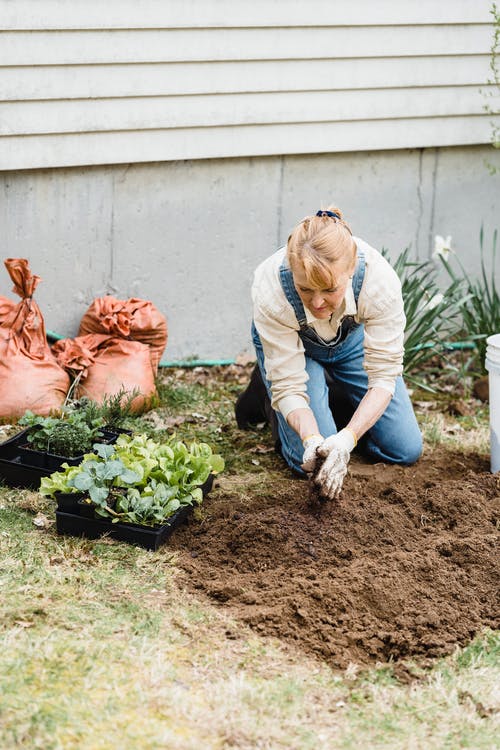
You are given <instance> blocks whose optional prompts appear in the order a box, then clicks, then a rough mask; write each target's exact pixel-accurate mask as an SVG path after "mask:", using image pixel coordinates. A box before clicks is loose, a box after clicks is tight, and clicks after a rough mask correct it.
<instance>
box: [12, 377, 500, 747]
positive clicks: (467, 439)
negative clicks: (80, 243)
mask: <svg viewBox="0 0 500 750" xmlns="http://www.w3.org/2000/svg"><path fill="white" fill-rule="evenodd" d="M247 377H248V368H243V367H241V368H239V367H237V366H231V367H229V368H217V369H213V370H208V369H201V370H200V369H198V370H164V371H162V375H161V380H160V383H159V391H160V397H161V405H160V406H159V407H158V408H157V409H155V411H154V412H151V413H150V414H148V415H144V417H142V418H140V419H138V420H137V423H136V426H135V428H136V429H137V425H139V426H140V429H141V431H142V430H144V431H148V432H150V433H151V434H152V435H153V434H154V435H155V436H156V437H160V436H161V435H162V434H163V435H165V436H166V435H171V434H172V432H173V431H175V433H176V434H177V435H178V437H179V438H180V439H186V440H189V439H196V440H205V441H207V442H209V443H210V444H211V445H212V447H213V448H214V450H216V451H217V452H219V453H222V455H223V456H224V457H225V459H226V472H225V474H224V475H223V476H222V477H221V479H220V480H219V481H220V482H221V483H222V482H224V481H227V482H231V484H232V487H233V489H234V491H236V492H237V491H238V487H240V488H241V489H242V491H243V489H244V490H245V491H246V492H247V493H248V492H250V493H251V492H256V493H257V492H261V491H262V490H263V488H265V490H266V491H268V492H269V491H272V486H273V483H279V484H281V485H282V484H283V482H284V481H286V477H287V476H288V474H287V472H286V470H285V469H283V468H282V465H281V462H280V460H279V459H278V458H277V457H276V456H275V454H274V453H273V452H272V451H271V450H269V449H270V447H271V437H270V434H269V431H268V429H267V428H264V429H256V430H255V431H252V432H241V431H239V430H238V429H237V428H236V425H235V422H234V417H233V403H234V399H235V397H236V394H237V393H238V392H239V390H241V388H242V387H243V383H245V382H246V379H247ZM414 398H415V400H416V401H417V404H419V405H420V406H417V409H418V413H419V420H420V422H421V425H422V428H423V430H424V433H425V436H426V450H427V451H431V450H432V449H433V446H435V445H436V443H442V444H444V445H449V446H450V448H453V447H454V446H457V445H459V446H460V447H461V448H462V449H464V447H465V448H466V449H469V450H472V451H478V452H480V453H483V454H485V453H486V452H487V450H488V423H487V419H488V416H487V410H486V409H484V408H483V409H479V408H474V409H473V410H472V413H469V414H465V415H464V416H460V415H457V413H456V410H455V412H454V413H453V414H451V413H450V408H449V406H450V398H451V396H448V397H442V398H441V400H436V399H431V400H429V399H428V397H427V396H426V395H425V394H420V393H416V394H414ZM476 406H477V405H476ZM451 411H452V412H453V411H454V410H453V409H451ZM465 411H467V410H465ZM7 434H9V430H8V429H4V430H3V436H4V437H6V436H7ZM0 439H3V437H2V436H1V435H0ZM0 632H1V639H2V648H1V651H0V654H1V656H0V674H1V677H0V748H2V749H3V748H5V750H11V749H14V748H29V749H31V748H40V749H41V750H59V749H61V750H73V749H74V750H108V748H109V750H111V749H113V750H114V748H123V749H124V750H135V749H136V748H137V749H139V748H140V749H141V750H142V748H144V749H149V748H168V749H169V750H176V749H179V750H200V749H203V750H205V749H206V750H211V749H212V748H213V749H216V748H217V749H218V748H221V749H222V748H238V749H239V750H246V749H248V750H250V749H252V750H253V749H257V748H262V749H274V748H283V749H284V750H285V749H287V750H288V749H290V748H294V749H295V748H297V749H298V750H299V749H300V750H307V749H309V748H310V749H311V750H318V749H324V750H327V749H328V750H330V749H335V748H346V749H348V748H362V749H364V748H369V749H371V748H384V749H386V748H412V749H413V748H415V749H417V748H418V749H420V748H422V750H423V749H424V748H425V750H428V749H430V750H432V749H434V748H435V749H436V750H438V749H439V750H441V749H443V748H449V749H450V750H455V748H473V749H474V750H479V749H480V748H484V749H488V750H489V749H493V748H496V747H498V746H499V745H498V733H499V727H498V721H497V717H498V713H497V712H498V707H499V693H498V684H499V682H500V681H499V646H500V639H499V637H498V634H496V633H494V632H492V631H484V632H483V633H481V634H479V635H478V636H477V637H476V638H475V640H474V641H473V642H472V643H470V645H468V646H466V647H465V648H462V649H458V648H457V649H456V651H455V652H454V653H453V654H452V655H450V656H448V657H446V658H443V659H440V660H438V661H436V662H434V664H433V665H432V667H430V668H429V667H428V666H426V667H425V668H424V667H423V666H422V665H420V664H419V663H414V664H408V665H407V669H406V670H405V671H404V672H402V671H400V670H397V669H395V668H394V665H392V664H380V665H375V666H374V667H372V668H370V669H362V668H360V667H359V666H358V665H356V664H350V665H349V666H348V668H347V669H345V670H344V671H342V672H339V671H334V670H332V669H331V668H330V667H329V666H328V665H327V664H325V663H322V662H321V661H319V660H316V659H313V658H312V657H310V656H307V655H305V654H304V653H303V652H301V651H300V650H298V649H294V648H292V647H291V646H288V645H286V644H284V643H281V642H279V641H277V640H274V639H270V638H265V637H262V636H258V635H256V634H255V632H254V631H252V630H251V629H250V628H249V627H247V626H246V625H243V624H241V623H239V622H236V621H233V620H232V619H231V618H230V617H228V616H227V615H226V614H225V613H224V609H223V608H221V607H216V606H215V605H213V604H211V603H210V602H208V600H206V599H204V598H201V595H200V597H197V596H195V595H194V594H193V593H190V592H188V591H187V590H185V589H184V588H183V586H182V585H181V583H180V576H179V575H178V569H177V567H176V554H175V553H173V552H172V550H170V549H169V547H168V545H167V546H165V547H163V548H161V549H160V550H159V551H158V552H155V553H152V552H147V551H144V550H142V549H139V548H136V547H133V546H129V545H126V544H122V543H115V542H112V541H111V540H107V539H102V540H99V541H86V540H80V539H75V538H70V537H61V536H58V535H57V534H56V532H55V528H54V511H53V503H52V502H51V501H47V500H46V499H44V498H41V497H40V496H39V495H38V494H37V493H34V492H30V491H28V490H16V489H12V488H9V487H0ZM398 675H401V676H398Z"/></svg>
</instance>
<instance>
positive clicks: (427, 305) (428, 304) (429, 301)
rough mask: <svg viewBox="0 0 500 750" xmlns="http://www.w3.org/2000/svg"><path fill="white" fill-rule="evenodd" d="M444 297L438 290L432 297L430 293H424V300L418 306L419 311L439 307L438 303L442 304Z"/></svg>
mask: <svg viewBox="0 0 500 750" xmlns="http://www.w3.org/2000/svg"><path fill="white" fill-rule="evenodd" d="M443 299H444V297H443V295H442V294H441V292H438V293H437V294H433V295H432V297H429V295H428V294H425V293H424V296H423V298H422V301H421V303H420V305H419V307H418V310H419V312H421V313H422V312H424V311H426V312H427V311H428V310H434V308H435V307H438V305H440V304H441V302H442V301H443Z"/></svg>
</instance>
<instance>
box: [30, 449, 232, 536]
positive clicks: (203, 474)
mask: <svg viewBox="0 0 500 750" xmlns="http://www.w3.org/2000/svg"><path fill="white" fill-rule="evenodd" d="M94 451H95V452H94V453H91V454H87V455H85V457H84V461H83V462H82V463H81V464H80V465H79V466H77V467H74V466H68V465H67V464H63V467H62V469H63V470H62V471H59V472H54V473H53V474H51V476H50V477H44V478H43V479H42V480H41V484H40V492H41V494H42V495H45V496H49V497H55V493H56V492H67V491H70V492H71V491H74V490H75V489H76V490H77V491H80V492H84V493H88V495H89V496H90V499H91V501H92V503H93V504H94V505H95V508H96V513H97V515H99V516H101V517H105V518H110V519H111V520H112V521H114V522H117V521H122V522H124V523H141V524H143V525H148V526H155V525H158V524H160V523H163V522H164V521H165V520H166V519H167V518H169V517H170V516H171V515H173V513H175V511H176V510H178V509H179V508H180V507H182V506H185V505H193V504H195V503H196V504H198V503H201V501H202V499H203V492H202V490H201V485H203V484H204V483H205V482H206V481H207V479H208V477H209V476H210V474H217V473H219V472H220V471H222V470H223V469H224V459H223V458H222V456H220V455H218V454H214V453H213V452H212V449H211V448H210V446H209V445H207V444H206V443H191V444H189V445H186V444H185V443H182V442H181V441H176V440H173V441H171V442H170V443H157V442H156V441H154V440H152V439H151V438H149V437H148V436H147V435H135V436H130V435H121V436H120V437H119V438H118V440H117V442H116V443H115V444H114V445H97V444H96V445H94Z"/></svg>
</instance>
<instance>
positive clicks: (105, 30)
mask: <svg viewBox="0 0 500 750" xmlns="http://www.w3.org/2000/svg"><path fill="white" fill-rule="evenodd" d="M489 11H490V3H489V0H476V1H475V2H470V0H444V1H443V2H441V3H436V2H435V0H420V2H418V3H409V2H406V3H401V2H400V0H378V2H376V3H374V2H373V0H357V2H355V3H353V2H351V1H350V0H333V1H332V0H308V2H307V3H305V2H303V0H273V2H269V0H252V2H237V3H235V2H233V1H232V0H191V1H189V0H169V2H164V1H163V0H142V1H141V2H140V3H139V2H137V0H121V1H120V2H119V3H118V2H108V3H103V2H101V0H73V2H71V3H68V2H67V1H66V0H0V169H4V170H13V169H30V168H39V167H61V166H76V165H93V164H120V163H126V164H129V163H137V162H157V161H165V160H179V159H200V158H221V157H240V156H262V155H275V154H307V153H322V152H323V153H335V152H352V151H371V150H374V149H380V150H385V149H389V148H390V149H394V148H402V149H405V148H425V147H434V146H452V145H466V144H480V143H488V142H489V138H490V135H491V123H490V119H491V118H489V117H488V115H487V114H486V112H485V111H484V104H485V97H486V95H487V93H488V91H492V90H493V89H491V87H489V86H488V84H487V80H488V75H489V71H488V65H489V61H490V54H491V53H490V50H491V46H492V39H493V30H492V24H491V21H492V17H491V14H490V12H489Z"/></svg>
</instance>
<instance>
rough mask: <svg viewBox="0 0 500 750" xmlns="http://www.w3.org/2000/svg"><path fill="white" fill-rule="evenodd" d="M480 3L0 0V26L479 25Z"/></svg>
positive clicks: (484, 10) (483, 18)
mask: <svg viewBox="0 0 500 750" xmlns="http://www.w3.org/2000/svg"><path fill="white" fill-rule="evenodd" d="M488 12H489V4H488V2H483V1H482V0H455V1H454V2H446V1H445V2H440V3H437V2H436V0H419V2H414V1H412V2H408V0H406V1H403V2H401V0H398V1H395V0H376V2H375V1H374V0H356V1H355V2H353V1H352V0H286V2H283V0H251V2H243V0H107V2H103V0H72V1H71V2H69V1H68V0H43V1H42V0H0V28H2V29H6V30H18V31H19V30H23V29H27V30H33V29H45V30H46V29H123V28H125V29H144V28H183V27H184V28H186V27H187V28H196V27H198V28H200V27H201V28H209V27H220V28H223V27H240V28H241V27H249V26H250V27H258V26H319V25H322V24H328V23H329V22H330V23H332V21H333V22H334V23H335V24H337V25H342V26H358V25H362V24H368V25H384V24H390V25H400V24H412V25H419V24H425V23H444V24H449V23H484V22H487V21H488V20H490V19H489V16H488Z"/></svg>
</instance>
